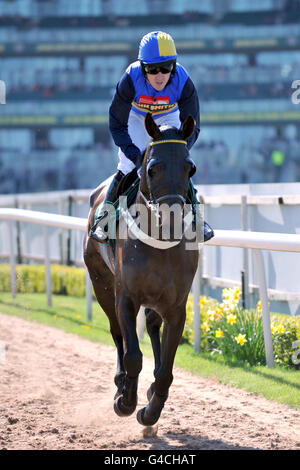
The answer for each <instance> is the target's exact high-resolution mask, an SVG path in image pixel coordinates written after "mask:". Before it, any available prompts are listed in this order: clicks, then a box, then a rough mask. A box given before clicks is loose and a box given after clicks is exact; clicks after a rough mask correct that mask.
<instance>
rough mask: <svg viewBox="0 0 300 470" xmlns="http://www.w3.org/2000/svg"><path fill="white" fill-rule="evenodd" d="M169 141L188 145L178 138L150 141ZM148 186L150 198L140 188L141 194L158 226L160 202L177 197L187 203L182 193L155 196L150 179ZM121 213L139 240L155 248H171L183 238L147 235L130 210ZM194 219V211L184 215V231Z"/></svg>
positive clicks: (161, 142)
mask: <svg viewBox="0 0 300 470" xmlns="http://www.w3.org/2000/svg"><path fill="white" fill-rule="evenodd" d="M169 142H175V143H179V144H184V145H187V142H186V141H185V140H177V139H168V140H157V141H155V142H151V143H150V147H152V146H154V145H159V144H165V143H169ZM148 188H149V194H150V198H149V199H148V198H147V197H146V196H145V194H144V193H143V192H142V191H141V189H140V191H139V192H140V196H141V198H142V199H143V201H144V202H145V205H146V206H147V207H148V209H150V210H151V211H152V212H153V213H154V216H155V218H156V224H157V226H159V225H160V220H161V215H160V213H159V204H160V203H161V202H162V201H164V200H166V199H169V198H172V199H177V200H179V201H180V202H181V203H183V204H185V203H186V200H185V198H184V197H183V196H182V195H181V194H178V193H176V194H166V195H164V196H161V197H159V198H155V197H154V196H153V194H152V192H151V190H150V185H149V181H148ZM121 214H122V217H123V219H124V221H125V223H126V225H127V226H128V229H129V231H130V232H131V233H132V234H133V235H134V236H135V237H136V238H137V239H139V240H141V241H142V242H143V243H145V244H146V245H149V246H151V247H153V248H158V249H161V250H166V249H169V248H172V247H174V246H176V245H178V244H179V243H180V242H181V240H176V241H166V240H157V239H155V238H152V237H150V236H149V235H147V234H146V233H144V232H143V231H142V230H141V229H140V228H139V227H138V226H137V224H136V223H135V220H134V219H133V218H132V216H131V214H130V212H129V210H128V209H127V210H125V209H124V208H122V209H121ZM192 221H193V214H192V211H189V212H188V214H187V215H186V216H185V217H184V219H183V224H184V227H185V229H184V231H186V230H187V229H188V228H189V226H190V225H191V223H192Z"/></svg>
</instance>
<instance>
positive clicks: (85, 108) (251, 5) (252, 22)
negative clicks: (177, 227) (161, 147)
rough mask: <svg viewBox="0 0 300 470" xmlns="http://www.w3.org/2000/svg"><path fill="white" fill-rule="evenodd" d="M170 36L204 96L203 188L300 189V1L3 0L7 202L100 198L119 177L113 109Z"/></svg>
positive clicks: (0, 180) (2, 186)
mask: <svg viewBox="0 0 300 470" xmlns="http://www.w3.org/2000/svg"><path fill="white" fill-rule="evenodd" d="M159 29H160V30H164V31H167V32H169V33H170V34H171V35H172V36H173V37H174V39H175V42H176V45H177V49H178V53H179V62H180V63H181V64H182V65H183V66H184V67H186V68H187V69H188V71H189V72H190V75H191V78H192V79H193V81H194V83H195V85H196V87H197V89H198V93H199V98H200V109H201V133H200V136H199V139H198V141H197V143H196V144H195V145H194V147H193V149H192V152H191V156H192V158H193V159H194V161H195V162H196V164H197V173H196V175H195V178H194V182H195V183H196V184H219V183H220V184H226V183H227V184H235V183H262V182H266V183H270V182H293V181H299V179H300V104H299V105H297V104H295V103H293V102H292V99H291V96H292V93H293V92H294V90H293V89H292V83H293V81H295V80H300V0H201V1H196V0H72V1H69V0H2V1H1V2H0V80H2V81H4V82H5V84H6V104H5V105H0V193H20V192H35V191H48V190H61V189H81V188H92V187H94V186H96V185H97V184H99V182H100V181H101V180H103V179H104V178H106V177H107V176H109V175H110V174H111V173H112V172H113V171H114V169H115V167H116V162H117V149H116V147H115V146H114V144H113V142H112V139H111V137H110V134H109V130H108V107H109V105H110V101H111V98H112V94H113V91H114V88H115V85H116V83H117V81H118V80H119V78H120V77H121V75H122V73H123V72H124V70H125V68H126V66H127V64H129V63H130V62H132V61H133V60H135V59H136V57H137V52H138V44H139V41H140V39H141V37H142V36H143V35H144V34H145V33H147V32H149V31H152V30H159Z"/></svg>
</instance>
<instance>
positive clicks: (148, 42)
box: [138, 31, 177, 73]
mask: <svg viewBox="0 0 300 470" xmlns="http://www.w3.org/2000/svg"><path fill="white" fill-rule="evenodd" d="M138 59H139V60H140V62H141V64H142V66H144V65H148V64H151V65H160V64H162V63H165V62H168V63H173V64H174V67H173V70H172V72H173V73H174V72H175V66H176V59H177V52H176V47H175V44H174V41H173V39H172V37H171V36H170V34H167V33H164V32H162V31H152V32H151V33H148V34H146V35H145V36H144V37H143V38H142V39H141V42H140V46H139V55H138Z"/></svg>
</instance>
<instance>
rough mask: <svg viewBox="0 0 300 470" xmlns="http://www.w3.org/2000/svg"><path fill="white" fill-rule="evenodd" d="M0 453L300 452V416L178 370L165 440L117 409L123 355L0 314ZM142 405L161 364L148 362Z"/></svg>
mask: <svg viewBox="0 0 300 470" xmlns="http://www.w3.org/2000/svg"><path fill="white" fill-rule="evenodd" d="M0 340H1V341H3V342H4V343H5V344H6V347H7V351H6V360H5V363H4V364H2V365H1V364H0V376H1V379H0V397H1V398H0V449H106V450H107V449H109V450H115V449H123V450H125V449H126V450H131V449H139V450H140V449H148V450H162V449H166V450H171V449H175V450H197V449H270V450H271V449H272V450H274V449H298V450H299V449H300V412H299V411H296V410H293V409H290V408H288V407H286V406H283V405H278V404H274V403H271V402H269V401H267V400H265V399H263V398H260V397H257V396H255V395H252V394H250V393H247V392H243V391H241V390H237V389H234V388H232V387H229V386H224V385H220V384H217V383H216V382H214V381H213V380H207V379H202V378H200V377H196V376H193V375H191V374H188V373H186V372H183V371H181V370H178V369H175V370H174V382H173V385H172V387H171V390H170V396H169V400H168V401H167V403H166V406H165V408H164V410H163V413H162V416H161V418H160V421H159V429H158V434H157V437H154V438H144V437H143V435H142V429H143V427H142V426H140V425H139V424H138V422H137V421H136V417H135V414H134V415H132V416H130V417H128V418H118V417H117V416H116V415H115V413H114V411H113V396H114V392H115V386H114V384H113V376H114V372H115V351H114V349H113V348H110V347H107V346H102V345H99V344H93V343H91V342H89V341H86V340H84V339H81V338H78V337H77V336H75V335H71V334H66V333H64V332H62V331H60V330H57V329H54V328H50V327H46V326H43V325H39V324H35V323H29V322H26V321H24V320H21V319H19V318H15V317H10V316H6V315H2V314H0ZM143 364H144V365H143V371H142V374H141V376H140V381H139V405H138V409H139V408H141V407H143V406H145V404H146V390H147V388H148V386H149V384H150V383H151V382H152V378H153V375H152V369H153V364H152V361H151V360H149V359H147V358H144V363H143Z"/></svg>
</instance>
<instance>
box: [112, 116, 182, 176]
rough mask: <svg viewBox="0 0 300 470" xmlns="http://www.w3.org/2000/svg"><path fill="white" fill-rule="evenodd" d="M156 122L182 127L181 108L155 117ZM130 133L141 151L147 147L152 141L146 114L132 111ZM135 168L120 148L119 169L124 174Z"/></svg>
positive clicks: (129, 122)
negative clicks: (146, 122)
mask: <svg viewBox="0 0 300 470" xmlns="http://www.w3.org/2000/svg"><path fill="white" fill-rule="evenodd" d="M155 123H156V124H157V125H158V126H161V125H164V124H166V125H169V126H174V127H177V129H179V128H180V126H181V122H180V119H179V110H177V111H175V112H174V113H170V114H166V115H164V116H161V117H159V118H157V119H155ZM128 134H129V135H130V137H131V140H132V142H133V143H134V145H136V146H137V147H138V148H139V149H140V151H141V153H142V152H143V151H144V150H145V149H146V147H147V146H148V143H149V141H150V136H149V135H148V133H147V131H146V128H145V116H143V115H142V114H138V113H136V112H135V111H132V110H131V111H130V114H129V119H128ZM134 168H135V164H134V163H132V161H131V160H129V158H127V157H126V156H125V155H124V153H123V152H122V150H121V149H120V148H119V163H118V170H120V171H122V173H123V174H124V175H127V174H128V173H130V172H131V171H132V170H133V169H134Z"/></svg>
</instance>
